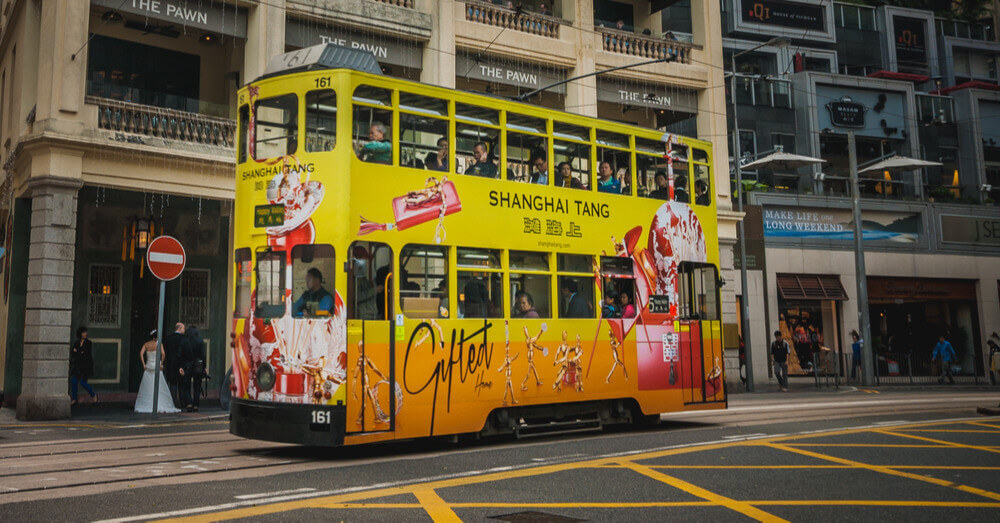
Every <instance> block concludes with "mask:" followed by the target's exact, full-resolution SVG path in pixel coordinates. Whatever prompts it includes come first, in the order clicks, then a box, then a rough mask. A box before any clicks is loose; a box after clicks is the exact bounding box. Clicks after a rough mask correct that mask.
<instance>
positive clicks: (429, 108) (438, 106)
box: [399, 93, 448, 118]
mask: <svg viewBox="0 0 1000 523" xmlns="http://www.w3.org/2000/svg"><path fill="white" fill-rule="evenodd" d="M399 108H400V110H403V111H409V112H411V113H420V114H426V115H429V116H440V117H442V118H447V117H448V101H447V100H441V99H440V98H431V97H430V96H422V95H419V94H412V93H399Z"/></svg>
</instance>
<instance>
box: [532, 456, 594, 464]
mask: <svg viewBox="0 0 1000 523" xmlns="http://www.w3.org/2000/svg"><path fill="white" fill-rule="evenodd" d="M580 456H586V454H567V455H565V456H553V457H551V458H531V461H534V462H538V463H541V462H545V461H555V460H558V459H566V458H578V457H580Z"/></svg>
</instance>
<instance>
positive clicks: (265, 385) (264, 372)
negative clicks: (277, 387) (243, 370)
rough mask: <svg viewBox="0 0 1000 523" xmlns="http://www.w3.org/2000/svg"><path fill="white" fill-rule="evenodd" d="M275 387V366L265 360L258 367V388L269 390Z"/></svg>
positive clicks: (264, 390)
mask: <svg viewBox="0 0 1000 523" xmlns="http://www.w3.org/2000/svg"><path fill="white" fill-rule="evenodd" d="M273 388H274V367H272V366H271V364H270V363H268V362H266V361H265V362H263V363H261V364H260V367H257V390H259V391H261V392H267V391H269V390H271V389H273Z"/></svg>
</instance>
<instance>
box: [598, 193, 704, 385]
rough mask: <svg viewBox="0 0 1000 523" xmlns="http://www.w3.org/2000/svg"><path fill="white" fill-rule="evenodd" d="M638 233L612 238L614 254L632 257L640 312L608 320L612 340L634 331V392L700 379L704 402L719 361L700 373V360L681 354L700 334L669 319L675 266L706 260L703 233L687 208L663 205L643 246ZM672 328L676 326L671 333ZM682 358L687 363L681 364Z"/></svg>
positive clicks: (637, 229)
mask: <svg viewBox="0 0 1000 523" xmlns="http://www.w3.org/2000/svg"><path fill="white" fill-rule="evenodd" d="M642 232H643V231H642V227H635V228H633V229H632V230H630V231H628V232H627V233H626V234H625V236H624V238H623V239H622V240H621V241H618V240H614V239H613V242H614V249H615V253H616V254H617V255H618V256H622V257H629V258H631V259H632V262H633V263H632V268H633V269H632V270H633V276H634V278H635V279H634V281H635V296H636V301H637V304H638V309H639V311H641V312H640V314H638V315H637V316H636V317H634V318H623V319H620V320H608V323H609V325H610V326H611V330H612V333H613V337H615V338H617V341H619V342H620V341H621V340H623V339H624V338H625V337H626V336H628V334H629V333H631V332H632V330H633V329H634V330H635V331H636V352H637V358H638V361H637V363H638V369H639V372H638V387H639V390H657V389H666V388H676V387H683V388H699V389H700V388H701V383H700V381H698V380H699V379H704V380H705V394H706V396H707V397H709V398H710V397H712V396H714V395H715V394H716V392H717V391H719V390H721V388H722V379H721V377H722V369H721V366H720V365H721V362H716V363H715V365H714V366H713V368H712V369H711V370H710V371H709V372H708V374H705V373H704V372H703V362H702V361H700V357H698V358H695V357H694V354H693V353H691V352H690V351H684V350H682V347H690V346H692V344H690V343H686V342H687V341H688V340H690V339H696V337H697V336H700V332H698V331H697V329H698V328H699V327H698V326H697V324H695V325H690V326H688V325H683V326H682V325H680V324H679V323H677V324H675V322H674V321H673V318H676V317H677V315H678V312H679V311H678V309H677V304H678V303H679V296H680V293H679V281H678V276H679V268H680V264H681V263H682V262H686V261H687V262H705V261H706V260H707V249H706V246H705V233H704V230H703V229H702V227H701V223H700V222H699V220H698V217H697V216H696V215H695V213H694V211H692V210H691V207H690V206H688V205H686V204H683V203H678V202H665V203H664V204H663V205H661V206H660V208H659V209H657V211H656V214H655V215H654V216H653V219H652V222H651V223H650V227H649V235H648V239H647V242H646V246H645V247H644V248H643V247H640V245H639V240H640V239H641V237H642ZM664 298H665V299H664ZM675 325H677V326H679V327H680V328H679V329H675ZM682 359H683V360H690V361H684V364H683V365H682ZM682 368H683V369H685V371H684V372H681V369H682ZM699 377H701V378H699ZM612 379H613V378H612Z"/></svg>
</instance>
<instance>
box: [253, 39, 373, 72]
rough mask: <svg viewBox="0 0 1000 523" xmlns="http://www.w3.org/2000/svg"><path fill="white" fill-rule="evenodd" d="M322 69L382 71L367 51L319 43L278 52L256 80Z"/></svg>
mask: <svg viewBox="0 0 1000 523" xmlns="http://www.w3.org/2000/svg"><path fill="white" fill-rule="evenodd" d="M322 69H350V70H352V71H360V72H362V73H369V74H375V75H381V74H382V66H381V65H379V63H378V60H376V59H375V56H374V55H373V54H371V53H370V52H368V51H364V50H361V49H351V48H350V47H344V46H342V45H337V44H319V45H314V46H312V47H304V48H302V49H299V50H297V51H292V52H289V53H284V54H280V55H278V56H275V57H274V58H272V59H270V60H268V62H267V67H266V68H265V69H264V74H263V75H261V76H260V77H259V78H257V80H263V79H265V78H270V77H272V76H280V75H285V74H292V73H301V72H305V71H316V70H322ZM257 80H255V81H257Z"/></svg>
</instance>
